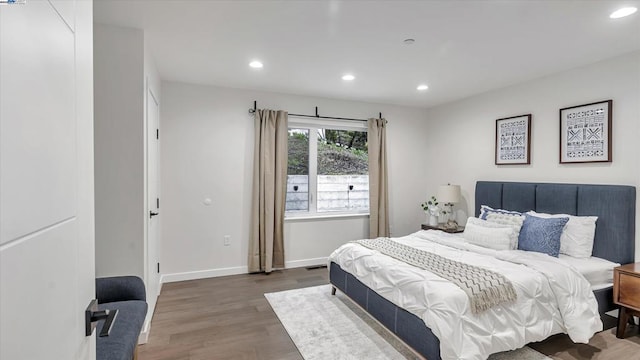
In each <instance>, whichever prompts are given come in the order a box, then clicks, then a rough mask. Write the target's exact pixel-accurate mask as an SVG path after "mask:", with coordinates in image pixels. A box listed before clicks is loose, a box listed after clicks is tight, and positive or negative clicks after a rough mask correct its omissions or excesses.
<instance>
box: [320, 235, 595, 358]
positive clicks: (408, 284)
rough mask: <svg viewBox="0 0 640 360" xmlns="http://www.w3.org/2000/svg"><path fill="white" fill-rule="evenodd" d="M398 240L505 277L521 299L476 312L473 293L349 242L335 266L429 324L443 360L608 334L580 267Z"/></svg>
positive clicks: (457, 240)
mask: <svg viewBox="0 0 640 360" xmlns="http://www.w3.org/2000/svg"><path fill="white" fill-rule="evenodd" d="M394 240H395V241H398V242H399V243H402V244H406V245H409V246H414V247H416V248H419V249H422V250H426V251H431V252H434V253H436V254H438V255H440V256H444V257H447V258H450V259H453V260H456V261H463V262H467V263H470V264H472V265H476V266H482V267H485V268H488V269H490V270H492V271H496V272H499V273H502V274H503V275H504V276H506V277H507V279H509V281H511V283H512V284H513V285H514V287H515V290H516V292H517V294H518V300H517V301H516V302H515V303H509V304H502V305H499V306H496V307H493V308H491V309H490V310H488V311H486V312H483V313H481V314H473V313H472V312H471V309H470V306H469V299H468V297H467V295H466V294H465V293H464V292H463V291H462V290H461V289H460V288H459V287H457V286H456V285H454V284H453V283H451V282H449V281H447V280H444V279H442V278H441V277H438V276H437V275H434V274H432V273H430V272H428V271H425V270H421V269H418V268H416V267H414V266H411V265H408V264H405V263H403V262H400V261H398V260H395V259H393V258H391V257H389V256H385V255H382V254H380V253H379V252H378V251H375V250H371V249H368V248H365V247H363V246H361V245H358V244H354V243H348V244H345V245H343V246H341V247H340V248H338V249H337V250H336V251H334V252H333V253H332V254H331V255H330V257H329V261H333V262H335V263H337V264H338V265H340V267H342V269H344V270H345V271H347V272H349V273H351V274H353V275H354V276H356V277H357V278H358V279H359V280H360V281H362V282H363V283H364V284H365V285H367V286H368V287H369V288H371V289H373V290H374V291H376V292H377V293H378V294H380V295H381V296H383V297H384V298H386V299H387V300H389V301H391V302H393V303H394V304H395V305H397V306H399V307H402V308H404V309H406V310H407V311H409V312H411V313H413V314H415V315H416V316H418V317H419V318H421V319H422V320H423V321H424V322H425V324H426V325H427V326H428V327H429V328H430V329H431V331H432V332H433V333H434V335H436V336H437V337H438V338H439V339H441V340H440V354H441V357H442V359H445V360H450V359H451V360H453V359H456V360H457V359H465V360H467V359H468V360H472V359H473V360H476V359H486V358H487V357H488V356H489V355H490V354H492V353H496V352H500V351H506V350H512V349H517V348H520V347H522V346H524V345H525V344H527V343H529V342H534V341H540V340H543V339H546V338H547V337H549V336H550V335H553V334H557V333H561V332H565V333H568V334H569V336H570V337H571V339H572V340H573V341H575V342H582V343H586V342H588V340H589V339H590V338H591V336H593V334H594V333H595V332H597V331H600V330H602V322H601V321H600V316H599V314H598V305H597V302H596V299H595V297H594V295H593V292H592V290H591V286H590V284H589V282H588V281H587V280H586V279H585V278H584V277H583V276H582V275H581V274H580V273H579V272H578V271H577V270H576V269H575V268H574V267H571V266H568V265H566V264H564V263H563V262H561V261H559V260H558V259H556V258H552V257H550V256H548V255H545V254H540V253H532V252H525V251H518V250H512V251H495V250H491V249H486V248H481V247H478V246H474V245H471V244H468V243H466V242H465V241H464V239H463V238H462V237H460V236H456V235H453V234H445V233H443V232H440V231H419V232H417V233H414V234H411V235H409V236H405V237H401V238H395V239H394Z"/></svg>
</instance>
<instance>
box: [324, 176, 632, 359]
mask: <svg viewBox="0 0 640 360" xmlns="http://www.w3.org/2000/svg"><path fill="white" fill-rule="evenodd" d="M480 205H488V206H491V207H493V208H499V209H508V210H516V211H521V212H525V211H529V210H535V211H537V212H544V213H556V214H559V213H562V214H570V215H579V216H598V221H597V223H596V235H595V240H594V244H593V256H597V257H600V258H603V259H607V260H610V261H613V262H616V263H620V264H627V263H631V262H633V261H634V256H635V219H636V188H635V187H634V186H625V185H584V184H554V183H524V182H495V181H478V182H477V183H476V191H475V215H476V216H478V215H479V214H480ZM329 281H330V282H331V284H332V286H333V288H332V293H333V294H335V291H336V288H337V289H339V290H340V291H342V292H343V293H345V294H346V295H347V296H349V297H350V298H351V299H352V300H353V301H355V302H356V303H357V304H359V305H360V306H361V307H362V308H363V309H364V310H366V311H367V312H368V313H369V314H370V315H372V316H373V317H374V318H376V319H377V320H378V321H379V322H380V323H382V324H383V325H384V326H385V327H386V328H387V329H389V330H390V331H391V332H393V333H394V334H395V335H397V336H398V337H399V338H400V339H402V340H403V341H404V342H405V343H406V344H407V345H409V346H411V347H412V348H413V349H414V350H415V351H416V352H418V353H419V354H421V355H422V356H424V357H426V358H427V359H429V360H440V359H441V358H440V341H439V339H438V338H437V337H436V336H435V335H434V334H433V333H432V332H431V329H429V328H428V327H427V326H426V325H425V323H424V321H422V319H420V318H418V317H417V316H415V315H413V314H411V313H410V312H408V311H406V310H404V309H402V308H400V307H398V306H396V305H394V304H393V303H391V302H390V301H388V300H386V299H385V298H383V297H382V296H380V295H378V294H377V293H376V292H375V291H373V290H371V289H370V288H368V287H367V286H366V285H364V284H363V283H361V282H360V281H359V280H358V279H356V278H355V277H354V276H353V275H351V274H350V273H348V272H346V271H344V270H343V269H342V268H341V267H340V266H339V265H337V264H336V263H333V262H332V263H331V264H330V266H329ZM594 294H595V296H596V299H597V300H598V311H599V312H600V314H604V313H605V312H607V311H610V310H613V309H615V308H616V307H615V305H614V304H613V289H612V288H606V289H601V290H596V291H594Z"/></svg>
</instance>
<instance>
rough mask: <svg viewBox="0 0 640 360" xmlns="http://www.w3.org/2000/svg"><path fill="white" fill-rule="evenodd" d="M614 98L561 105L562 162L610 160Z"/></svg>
mask: <svg viewBox="0 0 640 360" xmlns="http://www.w3.org/2000/svg"><path fill="white" fill-rule="evenodd" d="M612 108H613V100H605V101H601V102H597V103H591V104H585V105H578V106H572V107H568V108H564V109H560V163H561V164H566V163H587V162H611V145H612V144H611V117H612V116H611V113H612Z"/></svg>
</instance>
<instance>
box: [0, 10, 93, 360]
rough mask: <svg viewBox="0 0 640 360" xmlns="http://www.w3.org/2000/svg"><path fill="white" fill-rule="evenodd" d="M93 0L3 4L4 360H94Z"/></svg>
mask: <svg viewBox="0 0 640 360" xmlns="http://www.w3.org/2000/svg"><path fill="white" fill-rule="evenodd" d="M92 11H93V10H92V3H91V1H77V3H75V2H74V1H67V0H51V1H31V0H27V1H26V4H1V5H0V359H3V360H4V359H7V360H9V359H11V360H21V359H29V360H38V359H71V360H74V359H83V360H84V359H89V360H91V359H95V335H93V336H89V337H87V336H85V328H84V310H85V308H86V307H87V305H88V304H89V301H90V300H91V299H93V298H94V297H95V289H94V284H95V269H94V261H95V254H94V233H93V226H94V225H93V224H94V215H93V48H92V44H93V40H92V26H93V25H92V22H93V20H92V16H93V15H92Z"/></svg>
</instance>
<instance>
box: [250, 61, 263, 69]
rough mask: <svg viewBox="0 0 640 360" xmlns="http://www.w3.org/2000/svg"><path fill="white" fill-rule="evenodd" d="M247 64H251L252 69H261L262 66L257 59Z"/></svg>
mask: <svg viewBox="0 0 640 360" xmlns="http://www.w3.org/2000/svg"><path fill="white" fill-rule="evenodd" d="M249 66H251V67H252V68H254V69H262V67H263V66H264V65H263V64H262V63H261V62H260V61H258V60H254V61H252V62H250V63H249Z"/></svg>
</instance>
